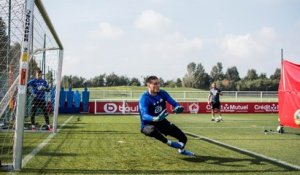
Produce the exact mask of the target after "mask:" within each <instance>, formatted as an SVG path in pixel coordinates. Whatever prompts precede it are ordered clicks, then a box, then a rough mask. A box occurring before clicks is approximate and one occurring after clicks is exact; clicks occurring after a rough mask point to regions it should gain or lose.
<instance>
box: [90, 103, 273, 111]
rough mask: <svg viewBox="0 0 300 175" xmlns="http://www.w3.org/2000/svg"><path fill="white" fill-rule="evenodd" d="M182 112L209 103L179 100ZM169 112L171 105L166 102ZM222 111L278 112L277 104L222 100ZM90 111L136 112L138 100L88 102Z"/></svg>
mask: <svg viewBox="0 0 300 175" xmlns="http://www.w3.org/2000/svg"><path fill="white" fill-rule="evenodd" d="M180 105H182V106H184V113H192V114H201V113H210V112H211V108H210V105H209V104H207V103H205V102H180ZM167 109H168V111H169V112H170V113H171V111H172V109H173V107H172V106H170V105H169V104H167ZM221 112H222V113H278V104H277V103H276V102H275V103H263V102H248V103H247V102H236V103H234V102H224V103H222V104H221ZM90 113H94V114H138V102H124V101H117V102H109V101H108V102H105V101H101V102H96V104H95V102H90Z"/></svg>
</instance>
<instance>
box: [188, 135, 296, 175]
mask: <svg viewBox="0 0 300 175" xmlns="http://www.w3.org/2000/svg"><path fill="white" fill-rule="evenodd" d="M184 132H185V133H186V134H187V135H190V136H192V137H194V138H198V139H202V140H205V141H208V142H211V143H215V144H217V145H221V146H224V147H227V148H231V149H234V150H237V151H239V152H242V153H246V154H248V155H253V156H255V157H260V158H262V159H265V160H268V161H271V162H274V163H276V164H280V165H283V166H285V167H289V168H292V169H295V170H300V166H298V165H293V164H290V163H287V162H284V161H282V160H279V159H275V158H272V157H267V156H265V155H262V154H258V153H255V152H252V151H248V150H245V149H242V148H238V147H235V146H232V145H228V144H226V143H223V142H219V141H217V140H214V139H210V138H208V137H204V136H201V135H197V134H194V133H191V132H186V131H184Z"/></svg>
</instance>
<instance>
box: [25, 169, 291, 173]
mask: <svg viewBox="0 0 300 175" xmlns="http://www.w3.org/2000/svg"><path fill="white" fill-rule="evenodd" d="M267 172H268V173H274V174H281V173H284V172H286V171H285V170H238V169H237V170H206V169H203V170H153V169H152V170H105V169H97V170H93V169H32V168H24V169H23V170H22V171H21V173H26V174H27V173H37V174H44V173H47V174H48V173H51V174H54V173H59V174H201V173H209V174H213V173H215V174H225V173H233V174H236V173H254V174H261V173H267Z"/></svg>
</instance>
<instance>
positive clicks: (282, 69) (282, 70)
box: [281, 49, 285, 91]
mask: <svg viewBox="0 0 300 175" xmlns="http://www.w3.org/2000/svg"><path fill="white" fill-rule="evenodd" d="M281 76H282V80H283V90H284V91H285V76H284V67H283V49H281Z"/></svg>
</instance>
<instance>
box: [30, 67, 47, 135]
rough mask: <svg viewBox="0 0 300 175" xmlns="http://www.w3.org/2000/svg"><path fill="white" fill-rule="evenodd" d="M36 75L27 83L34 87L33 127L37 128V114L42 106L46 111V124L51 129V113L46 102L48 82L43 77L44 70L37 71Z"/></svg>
mask: <svg viewBox="0 0 300 175" xmlns="http://www.w3.org/2000/svg"><path fill="white" fill-rule="evenodd" d="M35 75H36V77H35V78H34V79H31V80H29V81H28V83H27V85H28V86H31V87H32V92H31V95H32V96H33V101H32V106H31V125H32V126H31V128H32V130H36V123H35V114H36V112H37V109H38V108H40V109H41V110H42V112H43V113H44V117H45V124H46V126H47V129H48V130H51V126H50V124H49V114H48V111H47V102H46V92H47V91H49V89H48V83H47V82H46V80H44V79H43V78H42V71H41V70H37V71H36V74H35Z"/></svg>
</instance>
